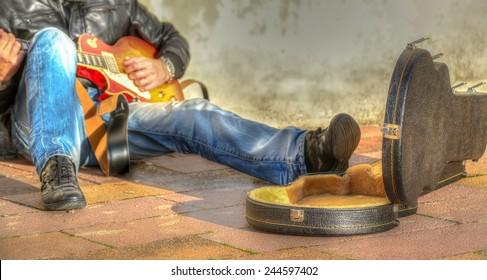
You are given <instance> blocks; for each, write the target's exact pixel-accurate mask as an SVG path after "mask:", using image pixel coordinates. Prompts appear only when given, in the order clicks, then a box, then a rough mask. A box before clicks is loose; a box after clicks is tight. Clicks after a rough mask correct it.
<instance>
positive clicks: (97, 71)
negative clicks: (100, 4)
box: [77, 34, 184, 102]
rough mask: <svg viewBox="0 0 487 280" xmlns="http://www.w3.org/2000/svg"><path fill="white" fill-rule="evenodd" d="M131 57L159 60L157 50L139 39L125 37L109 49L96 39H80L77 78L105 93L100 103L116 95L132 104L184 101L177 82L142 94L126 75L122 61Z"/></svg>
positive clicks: (93, 37)
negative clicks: (121, 95)
mask: <svg viewBox="0 0 487 280" xmlns="http://www.w3.org/2000/svg"><path fill="white" fill-rule="evenodd" d="M131 57H146V58H157V57H158V51H157V50H156V49H155V48H154V47H153V46H152V45H150V44H149V43H147V42H145V41H144V40H141V39H139V38H136V37H123V38H121V39H120V40H119V41H117V43H116V44H115V45H113V46H110V45H108V44H106V43H104V42H103V41H101V40H100V39H98V38H97V37H95V36H92V35H89V34H84V35H81V36H80V37H79V39H78V69H77V76H78V77H81V78H85V79H88V80H90V81H91V82H93V83H94V84H95V85H96V86H97V87H98V89H99V90H100V92H101V93H102V94H101V96H100V99H101V100H103V99H106V98H108V97H110V96H112V95H117V94H124V95H125V96H126V97H127V99H128V101H129V102H132V101H141V102H168V101H181V100H184V97H183V94H182V90H181V86H180V84H179V82H178V81H177V80H174V81H172V82H170V83H169V84H166V85H164V86H162V87H159V88H156V89H153V90H151V91H145V92H142V91H140V90H139V88H138V87H137V86H136V85H135V83H134V82H133V81H132V80H131V79H130V78H129V77H128V75H127V74H126V73H125V72H123V67H122V63H123V61H125V60H126V59H127V58H131Z"/></svg>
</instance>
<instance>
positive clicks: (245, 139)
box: [12, 28, 308, 185]
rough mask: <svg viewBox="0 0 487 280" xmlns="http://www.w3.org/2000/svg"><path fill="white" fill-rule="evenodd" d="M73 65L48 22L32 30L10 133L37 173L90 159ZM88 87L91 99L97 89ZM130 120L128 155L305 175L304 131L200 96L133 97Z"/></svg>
mask: <svg viewBox="0 0 487 280" xmlns="http://www.w3.org/2000/svg"><path fill="white" fill-rule="evenodd" d="M76 63H77V58H76V46H75V44H74V43H73V42H72V40H71V39H70V38H69V37H68V36H67V35H65V34H64V33H62V32H61V31H59V30H57V29H54V28H47V29H44V30H42V31H40V32H39V33H37V34H36V36H35V37H34V39H33V41H32V45H31V48H30V50H29V54H28V58H27V64H26V67H25V69H24V73H23V77H22V81H21V83H20V86H19V92H18V94H17V96H16V101H15V105H14V110H13V125H12V130H13V131H12V135H13V140H14V143H15V145H16V146H17V148H18V150H19V151H20V153H21V154H22V155H23V156H25V157H26V158H28V159H30V160H31V161H32V162H33V163H34V165H35V166H36V170H37V172H38V174H40V173H41V171H42V169H43V168H44V166H45V165H46V163H47V161H48V160H49V159H50V158H51V157H52V156H55V155H64V156H68V157H70V158H71V159H72V160H73V162H74V163H75V165H76V169H78V168H79V166H80V165H81V166H83V165H93V164H96V158H95V157H94V154H93V151H92V149H91V147H90V144H89V142H88V140H87V136H86V132H85V129H84V120H83V111H82V108H81V104H80V101H79V99H78V96H77V93H76V91H75V76H76ZM88 91H89V93H90V95H91V97H92V99H94V100H96V98H97V96H98V95H99V93H98V90H97V89H95V88H89V89H88ZM104 119H105V121H106V120H107V116H104ZM128 126H129V128H128V129H129V132H128V134H129V143H130V157H131V159H133V160H137V159H143V158H148V157H155V156H161V155H164V154H168V153H171V152H178V153H183V154H199V155H201V156H202V157H204V158H206V159H209V160H212V161H215V162H218V163H221V164H223V165H226V166H229V167H231V168H234V169H236V170H238V171H240V172H243V173H246V174H249V175H252V176H255V177H257V178H260V179H263V180H266V181H269V182H271V183H274V184H281V185H284V184H288V183H290V182H291V181H293V180H295V179H296V178H297V177H299V176H300V175H302V174H305V173H306V164H305V159H304V140H305V134H306V133H307V132H308V131H305V130H301V129H298V128H294V127H288V128H285V129H276V128H272V127H269V126H266V125H264V124H260V123H257V122H253V121H249V120H246V119H243V118H241V117H239V116H237V115H235V114H234V113H231V112H228V111H224V110H222V109H220V108H219V107H217V106H215V105H213V104H210V103H209V102H208V101H206V100H203V99H192V100H186V101H182V102H168V103H138V102H134V103H131V104H130V116H129V123H128Z"/></svg>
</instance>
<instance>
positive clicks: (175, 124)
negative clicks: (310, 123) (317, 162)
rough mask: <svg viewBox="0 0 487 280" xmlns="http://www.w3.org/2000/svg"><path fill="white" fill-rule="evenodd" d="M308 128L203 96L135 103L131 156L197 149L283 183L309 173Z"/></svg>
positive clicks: (199, 151) (131, 128)
mask: <svg viewBox="0 0 487 280" xmlns="http://www.w3.org/2000/svg"><path fill="white" fill-rule="evenodd" d="M306 132H307V131H304V130H300V129H297V128H294V127H288V128H286V129H282V130H280V129H276V128H272V127H269V126H266V125H263V124H260V123H256V122H253V121H249V120H246V119H243V118H240V117H239V116H237V115H235V114H233V113H231V112H228V111H224V110H222V109H220V108H218V107H217V106H215V105H212V104H210V103H209V102H207V101H206V100H203V99H192V100H186V101H183V102H174V103H132V104H130V117H129V142H130V156H131V159H141V158H147V157H153V156H159V155H162V154H164V153H169V152H171V151H175V152H178V153H184V154H188V153H194V154H199V155H201V156H202V157H204V158H206V159H209V160H212V161H215V162H218V163H221V164H223V165H226V166H229V167H232V168H234V169H236V170H238V171H241V172H243V173H246V174H249V175H252V176H254V177H258V178H261V179H263V180H266V181H269V182H272V183H274V184H280V185H285V184H288V183H290V182H291V181H293V180H294V179H296V178H297V177H298V176H300V175H302V174H305V173H306V165H305V162H304V138H305V134H306Z"/></svg>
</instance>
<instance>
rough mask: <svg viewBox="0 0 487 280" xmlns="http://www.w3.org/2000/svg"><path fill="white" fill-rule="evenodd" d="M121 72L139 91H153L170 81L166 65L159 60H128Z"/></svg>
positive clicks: (136, 58) (138, 58) (142, 58)
mask: <svg viewBox="0 0 487 280" xmlns="http://www.w3.org/2000/svg"><path fill="white" fill-rule="evenodd" d="M123 70H124V71H125V73H127V75H128V76H129V78H130V79H132V80H134V82H135V84H136V85H137V86H138V87H139V89H140V90H141V91H149V90H153V89H155V88H158V87H160V86H162V85H164V84H165V83H167V82H169V81H170V75H169V72H168V70H167V68H166V65H164V63H163V62H162V61H161V60H159V59H150V58H145V57H134V58H130V59H127V60H126V61H124V63H123Z"/></svg>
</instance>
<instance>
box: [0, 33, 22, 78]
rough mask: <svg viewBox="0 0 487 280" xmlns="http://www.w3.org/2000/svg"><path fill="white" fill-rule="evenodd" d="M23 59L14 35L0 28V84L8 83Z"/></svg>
mask: <svg viewBox="0 0 487 280" xmlns="http://www.w3.org/2000/svg"><path fill="white" fill-rule="evenodd" d="M24 58H25V52H22V51H20V43H19V42H17V40H16V39H15V37H14V35H12V34H10V33H7V32H5V31H4V30H3V29H1V28H0V82H2V83H8V82H10V80H12V77H13V76H14V75H15V74H16V73H17V71H18V70H19V68H20V65H21V64H22V61H23V60H24Z"/></svg>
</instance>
